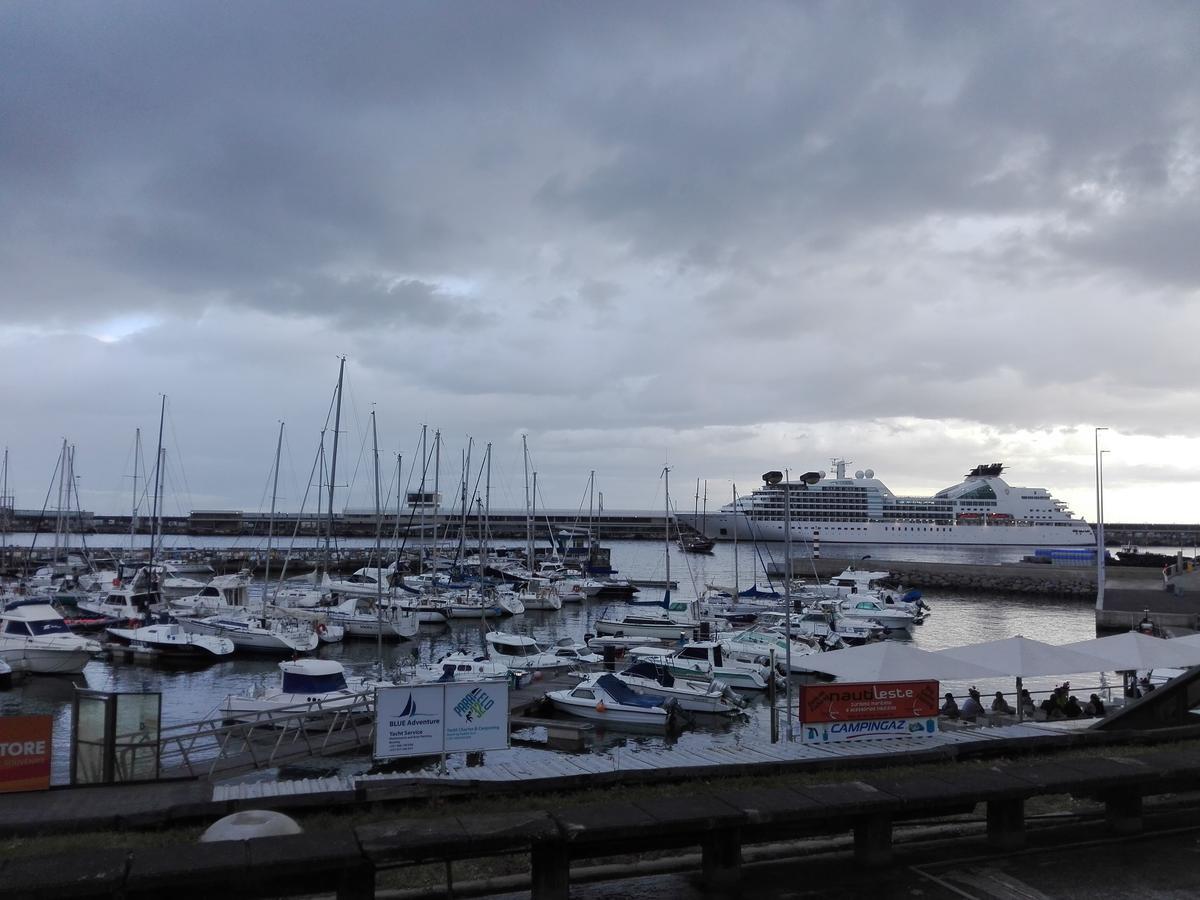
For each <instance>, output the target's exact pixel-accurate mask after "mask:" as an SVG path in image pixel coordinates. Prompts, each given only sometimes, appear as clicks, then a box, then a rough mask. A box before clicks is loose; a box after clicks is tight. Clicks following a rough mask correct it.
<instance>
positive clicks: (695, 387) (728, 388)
mask: <svg viewBox="0 0 1200 900" xmlns="http://www.w3.org/2000/svg"><path fill="white" fill-rule="evenodd" d="M1198 25H1200V9H1198V8H1197V7H1196V6H1195V5H1193V4H1187V3H1179V4H1172V3H1160V4H1155V5H1154V6H1152V7H1138V6H1131V5H1128V4H1120V3H1104V4H1089V5H1083V4H1073V3H1033V2H1029V3H1010V4H993V5H986V6H981V5H967V4H960V3H952V2H934V3H916V2H914V3H901V4H893V5H890V6H882V5H879V4H868V3H832V2H830V3H804V4H793V3H783V2H755V3H750V4H737V5H733V4H717V3H711V4H708V3H706V4H695V3H688V4H683V3H659V4H642V3H632V2H631V3H606V4H590V5H579V4H541V5H535V6H527V7H501V6H497V5H495V4H491V3H484V2H479V3H455V4H424V3H367V2H360V3H354V4H345V5H340V6H331V5H329V4H325V3H297V2H289V3H267V2H263V3H254V4H225V5H216V4H202V3H162V2H120V3H113V4H107V5H104V6H101V5H97V4H93V3H83V2H79V3H68V2H64V3H55V4H40V3H33V2H27V3H13V4H8V5H6V6H4V7H3V8H2V9H0V60H3V62H2V63H0V65H2V66H3V73H2V74H3V77H2V78H0V129H3V132H2V139H0V268H2V269H3V271H4V273H5V278H4V282H3V284H0V309H2V311H3V313H4V328H5V329H7V330H0V341H2V342H3V343H4V346H5V348H6V349H8V350H9V351H10V358H9V362H8V363H7V364H6V365H8V366H11V369H9V370H6V371H5V372H4V374H5V376H6V377H7V378H8V380H9V381H10V382H11V381H13V380H14V378H15V377H16V375H17V373H23V372H28V371H31V370H33V371H37V370H40V368H41V367H42V365H43V364H44V361H45V360H46V359H66V360H70V365H69V367H68V368H67V369H59V370H56V371H55V372H54V373H53V374H52V375H51V376H49V377H48V378H47V379H46V380H45V383H44V384H43V385H42V387H41V389H40V390H41V391H42V393H43V396H35V395H32V394H31V395H30V396H29V397H28V403H25V402H24V401H22V404H23V405H21V409H20V411H21V414H22V416H23V417H24V416H27V417H28V419H25V418H22V421H23V422H24V423H25V424H24V427H25V428H26V429H27V430H29V431H31V432H33V433H40V432H45V433H57V432H59V431H62V430H66V429H64V428H62V427H61V426H60V425H59V424H58V423H57V422H56V421H55V418H54V413H53V412H51V413H47V412H46V410H72V411H74V412H76V413H78V412H79V407H80V404H79V403H78V402H77V401H75V400H74V399H72V398H71V390H72V387H73V386H74V385H75V384H77V383H80V382H81V381H86V382H87V383H88V384H89V386H90V387H91V388H92V389H93V390H95V391H96V392H97V393H100V394H102V395H104V396H113V397H115V396H127V395H129V393H130V392H135V393H136V392H137V391H139V390H142V389H147V388H148V390H149V392H150V393H151V394H153V393H154V392H155V391H157V390H162V391H164V392H169V393H172V395H173V397H175V398H176V399H175V400H173V402H175V403H176V404H177V407H178V408H179V409H181V411H182V410H183V409H188V408H190V409H191V410H192V411H193V415H196V416H197V417H198V418H199V419H200V420H201V421H205V422H211V421H217V420H218V419H220V420H221V421H222V424H223V426H224V428H223V429H222V430H225V429H227V430H228V431H229V432H230V433H247V431H248V430H249V431H253V433H256V434H257V433H258V431H257V429H258V427H259V425H260V423H261V422H262V421H267V422H270V421H273V420H274V419H275V418H276V417H278V416H279V415H282V414H283V412H284V411H286V412H287V414H288V415H290V416H293V417H296V416H300V417H303V416H307V415H314V416H315V415H316V414H314V413H310V412H309V406H310V405H312V406H321V405H322V404H323V402H324V399H322V403H321V404H317V403H315V402H314V403H312V404H309V403H308V402H307V401H309V400H311V397H312V395H314V394H315V393H316V387H315V386H316V385H317V384H318V383H320V384H321V393H322V396H323V395H324V393H325V392H326V391H327V386H325V384H324V380H323V378H324V375H323V374H322V373H324V369H325V366H326V364H329V365H330V366H332V363H331V362H330V360H332V359H333V357H334V356H335V355H336V354H338V353H347V354H348V355H349V356H350V357H351V359H352V361H354V363H355V365H356V367H357V368H356V383H357V384H358V386H359V387H358V390H359V391H360V396H362V398H363V401H364V402H367V401H366V399H365V395H367V394H369V395H371V396H373V397H387V398H389V401H390V402H392V403H394V404H395V407H396V408H395V409H394V410H392V411H391V412H392V414H393V416H394V417H395V418H396V419H401V418H403V417H405V416H416V415H419V416H421V417H422V418H423V420H425V421H432V422H438V421H442V422H444V424H445V425H446V427H447V430H448V431H452V432H454V433H468V432H475V433H482V432H484V431H485V430H488V429H491V430H492V431H493V433H502V434H506V435H507V434H511V433H513V429H514V427H515V426H514V423H515V422H521V423H526V424H524V425H522V426H520V427H528V428H530V429H531V430H537V429H539V428H540V429H541V430H542V431H543V432H545V433H546V434H551V433H553V434H554V435H557V436H559V437H558V438H556V440H558V439H561V442H562V446H563V447H564V448H568V449H574V450H578V449H579V447H580V446H581V445H584V446H587V445H589V442H590V445H592V446H595V447H597V448H602V449H603V455H604V456H605V457H606V458H608V459H611V460H614V461H616V460H623V461H627V464H628V465H629V466H631V467H632V466H635V465H637V464H638V463H637V462H635V460H638V459H644V457H645V454H646V453H647V452H649V453H650V454H651V455H655V454H656V453H657V452H658V450H659V449H660V445H661V444H665V443H671V442H672V441H674V440H679V441H693V442H695V443H694V446H692V447H691V448H690V449H689V450H687V451H686V452H687V453H689V454H691V460H692V463H693V464H694V465H697V466H699V465H704V464H707V463H706V462H705V461H706V460H709V461H711V464H712V465H714V466H716V465H721V466H725V465H730V460H731V459H733V456H734V454H735V452H738V453H743V454H747V453H763V452H766V453H771V454H774V453H780V452H788V453H791V452H793V451H794V450H795V449H796V448H797V447H799V445H801V444H804V443H806V442H816V441H818V440H819V437H818V436H815V435H814V432H813V431H812V430H811V429H807V428H805V427H804V426H803V423H804V422H825V423H828V422H837V423H840V425H839V427H841V428H845V429H846V430H847V431H848V433H850V434H854V435H856V436H858V437H861V439H862V440H864V441H866V440H869V439H870V438H869V436H868V437H863V436H862V435H867V434H868V431H862V432H861V433H860V432H857V431H855V430H854V424H853V423H855V422H859V423H863V422H866V423H870V422H879V421H888V420H890V418H891V417H896V416H912V417H915V418H916V419H918V420H920V421H935V420H947V421H948V420H967V421H971V422H975V423H977V425H978V426H979V427H980V428H981V429H984V431H983V432H982V433H985V434H987V435H988V436H989V439H994V438H995V433H994V432H990V431H987V429H989V428H994V429H1008V430H1011V429H1013V428H1053V427H1055V426H1057V425H1060V424H1062V423H1064V422H1066V423H1069V424H1073V423H1079V422H1086V421H1092V420H1095V421H1108V422H1110V424H1112V425H1114V426H1117V425H1124V426H1125V427H1127V428H1129V429H1143V430H1145V431H1146V433H1151V432H1152V431H1153V430H1154V429H1161V428H1162V427H1163V426H1162V417H1163V415H1164V403H1169V404H1170V405H1172V406H1173V407H1174V408H1175V409H1176V410H1177V411H1178V410H1179V409H1180V408H1186V409H1188V410H1191V412H1192V413H1194V415H1200V399H1197V398H1196V397H1193V396H1191V394H1190V393H1189V388H1190V384H1191V382H1192V380H1193V377H1194V376H1193V374H1192V373H1190V371H1189V365H1190V360H1191V359H1192V358H1194V354H1192V352H1191V347H1190V341H1189V340H1188V339H1187V338H1186V337H1185V336H1186V335H1187V334H1189V333H1194V332H1195V329H1196V328H1197V327H1200V321H1198V317H1197V311H1196V309H1195V302H1194V301H1195V291H1196V288H1197V286H1198V285H1200V266H1198V264H1197V262H1196V259H1197V254H1196V252H1195V249H1194V248H1195V245H1196V238H1197V237H1200V217H1198V216H1197V214H1196V212H1195V210H1196V208H1197V204H1196V200H1197V192H1198V191H1200V147H1198V146H1197V141H1198V140H1200V137H1198V135H1200V130H1198V129H1197V127H1196V125H1195V123H1196V122H1197V121H1200V118H1198V116H1197V114H1198V113H1200V109H1198V108H1197V107H1198V105H1200V104H1198V97H1200V91H1198V90H1197V88H1198V84H1197V79H1198V78H1200V70H1197V68H1196V66H1195V54H1194V41H1193V37H1194V35H1195V34H1196V32H1197V26H1198ZM1132 306H1137V307H1138V308H1139V310H1141V311H1142V312H1141V314H1140V315H1139V317H1137V318H1136V319H1131V318H1130V317H1129V316H1128V310H1129V309H1130V308H1131V307H1132ZM1168 317H1170V318H1171V320H1172V321H1173V322H1174V323H1175V327H1173V328H1171V329H1169V330H1168V331H1167V332H1166V333H1164V330H1163V329H1161V328H1157V327H1155V323H1156V322H1158V321H1161V320H1164V319H1166V318H1168ZM1114 321H1120V322H1121V323H1122V325H1121V327H1120V328H1114V327H1113V324H1112V323H1113V322H1114ZM81 333H86V334H90V335H102V336H105V337H116V338H118V340H117V342H116V343H107V344H106V343H101V342H98V341H95V340H93V339H92V338H89V337H81ZM186 338H190V339H191V340H193V341H202V342H203V346H188V347H187V348H186V350H181V349H180V347H179V344H180V342H181V339H186ZM1148 360H1152V361H1153V364H1148V362H1147V361H1148ZM298 372H300V373H302V374H301V375H298V374H297V373H298ZM201 377H202V378H203V379H207V382H206V384H205V386H204V387H203V388H202V387H200V386H196V385H194V384H192V380H195V379H197V378H201ZM226 394H233V395H237V396H239V397H242V398H244V397H247V396H249V395H251V394H253V395H255V397H256V398H257V399H256V402H255V404H254V408H253V410H248V409H242V408H240V405H239V404H232V405H231V404H229V403H228V402H227V401H224V400H222V399H221V398H222V396H225V395H226ZM85 405H86V404H85ZM145 405H146V406H148V407H153V405H154V404H153V396H151V397H150V398H149V402H147V403H146V404H145ZM273 406H276V407H279V410H278V411H276V412H274V413H273V412H272V410H271V407H273ZM115 414H116V415H123V414H122V413H115ZM320 414H322V415H323V406H322V410H321V411H320ZM1194 415H1193V416H1192V418H1194ZM223 417H230V418H229V419H228V420H225V419H224V418H223ZM1173 418H1174V419H1175V420H1176V421H1181V420H1185V419H1187V418H1188V416H1187V415H1184V416H1179V415H1178V414H1177V415H1175V416H1174V417H1173ZM127 419H128V416H124V419H123V420H122V421H121V423H120V427H119V428H118V427H116V423H114V422H108V423H107V425H106V427H105V428H102V429H101V428H93V427H91V426H95V425H97V424H98V423H97V422H96V421H94V420H93V419H92V418H91V416H90V415H89V417H88V418H87V422H88V424H89V431H91V432H92V433H98V432H101V431H103V432H104V433H109V432H116V431H121V432H122V433H123V432H124V430H125V427H124V426H126V425H128V424H130V423H129V421H126V420H127ZM785 421H786V422H798V423H801V424H798V425H796V426H795V427H791V428H790V430H787V431H786V434H788V435H791V436H792V437H789V438H787V439H786V441H783V439H782V438H778V437H776V438H772V440H775V441H776V443H774V444H771V445H769V446H768V444H767V443H765V442H766V440H767V439H766V438H754V439H753V440H752V439H751V438H745V439H738V438H736V437H733V436H730V434H731V433H730V432H726V431H721V432H720V434H721V435H722V436H723V438H722V443H721V449H720V451H719V452H718V450H716V449H710V448H709V446H708V444H707V442H706V441H705V440H702V439H699V438H697V435H698V434H700V433H701V431H702V430H704V429H709V428H711V427H712V426H714V425H720V426H722V427H724V428H728V429H732V433H733V434H736V433H746V434H750V435H762V434H766V433H768V432H769V433H771V434H776V432H774V431H771V430H770V429H768V428H767V427H766V426H765V425H764V424H763V423H778V422H785ZM262 430H263V432H264V433H266V434H267V437H268V438H269V432H270V429H269V428H264V429H262ZM781 433H783V432H781ZM920 433H921V434H924V433H925V432H923V431H922V432H920ZM710 434H711V432H710ZM797 434H803V435H804V437H802V438H801V437H795V435H797ZM577 435H589V436H590V437H589V438H588V439H587V440H583V439H579V438H577ZM223 438H224V435H219V436H213V437H208V436H206V437H203V438H197V440H200V441H206V440H207V441H211V443H212V444H213V447H214V449H213V452H212V453H208V454H206V456H205V458H206V459H213V460H218V459H226V463H227V464H228V465H229V466H233V465H236V462H235V461H234V458H233V457H232V456H230V457H228V458H227V457H226V456H222V455H221V454H222V453H226V454H227V451H224V450H222V449H221V448H220V446H219V444H220V441H221V440H222V439H223ZM755 440H757V441H759V442H758V443H755V442H754V441H755ZM779 441H783V443H779ZM788 441H790V442H791V443H787V442H788ZM266 443H267V444H269V440H268V441H267V442H266ZM785 444H786V447H787V449H786V451H785V450H782V449H780V448H781V447H783V446H784V445H785ZM649 445H653V446H652V447H649V449H648V446H649ZM122 449H123V447H122ZM268 449H269V448H268ZM563 453H564V457H563V458H564V459H566V458H567V457H569V456H570V455H571V454H570V453H569V452H568V450H564V451H563ZM639 454H640V456H639ZM227 455H228V454H227ZM266 455H269V454H268V453H264V456H266ZM575 455H576V457H578V455H579V454H578V453H576V454H575ZM718 460H719V462H718ZM563 464H564V465H566V464H567V463H563ZM576 464H581V463H576ZM623 464H625V463H623ZM656 464H657V463H656ZM221 465H224V464H221ZM221 465H218V464H217V463H216V462H214V463H213V464H212V467H211V472H210V474H211V477H212V479H213V480H214V481H219V480H220V476H219V474H218V473H219V472H220V471H221V470H222V468H221ZM117 467H118V464H116V463H114V464H112V468H113V469H114V470H115V469H116V468H117ZM650 468H654V467H653V466H650ZM550 477H551V476H550V474H549V473H547V478H550ZM207 490H208V491H209V492H210V493H212V494H215V495H221V494H222V492H225V493H228V495H229V496H230V497H234V496H244V495H246V494H247V493H248V492H249V488H248V487H247V485H246V483H244V479H243V481H241V482H239V483H238V484H237V485H236V486H230V487H229V488H227V489H226V488H223V487H221V486H220V485H219V484H215V485H210V486H209V487H208V489H207ZM229 502H230V503H234V504H235V505H236V502H235V501H233V500H232V499H231V500H230V501H229ZM627 502H628V503H630V504H631V505H635V504H636V500H635V498H633V497H630V498H629V499H628V500H627Z"/></svg>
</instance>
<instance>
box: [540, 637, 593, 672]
mask: <svg viewBox="0 0 1200 900" xmlns="http://www.w3.org/2000/svg"><path fill="white" fill-rule="evenodd" d="M550 651H551V652H552V653H553V654H554V655H555V656H557V657H559V658H560V659H566V660H572V661H574V663H575V664H576V665H577V666H579V667H584V666H595V665H599V664H600V663H602V662H604V657H603V656H600V655H599V654H598V653H595V652H593V650H592V648H591V647H589V646H588V645H587V644H581V643H579V642H578V641H573V640H571V638H559V639H558V640H557V641H555V642H554V646H553V647H551V648H550Z"/></svg>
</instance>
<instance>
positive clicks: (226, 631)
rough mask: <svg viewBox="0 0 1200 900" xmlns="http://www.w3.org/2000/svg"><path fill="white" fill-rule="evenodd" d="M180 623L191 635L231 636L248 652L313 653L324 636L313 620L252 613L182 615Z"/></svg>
mask: <svg viewBox="0 0 1200 900" xmlns="http://www.w3.org/2000/svg"><path fill="white" fill-rule="evenodd" d="M179 624H180V625H181V626H182V627H183V629H184V630H185V631H188V632H190V633H191V634H208V635H213V636H215V637H224V638H229V640H231V641H233V644H234V646H235V647H236V648H237V649H238V650H241V651H245V652H248V653H274V654H281V655H287V656H291V655H292V654H295V653H311V652H312V651H313V650H316V649H317V645H318V644H319V643H320V641H321V639H320V637H318V635H317V631H316V629H315V628H314V627H313V625H312V623H310V622H300V621H297V620H295V619H265V620H264V619H263V618H261V617H257V616H251V615H249V614H248V613H243V614H241V615H233V614H230V615H224V616H204V617H202V618H180V619H179Z"/></svg>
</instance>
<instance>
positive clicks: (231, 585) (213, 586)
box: [167, 572, 251, 616]
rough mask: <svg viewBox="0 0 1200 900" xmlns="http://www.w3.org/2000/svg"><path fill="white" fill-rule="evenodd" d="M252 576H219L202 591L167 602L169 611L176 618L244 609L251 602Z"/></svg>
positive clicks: (243, 574)
mask: <svg viewBox="0 0 1200 900" xmlns="http://www.w3.org/2000/svg"><path fill="white" fill-rule="evenodd" d="M250 581H251V578H250V575H249V573H247V572H238V573H237V574H236V575H218V576H216V577H215V578H213V579H212V580H211V581H210V582H209V583H208V584H206V585H201V587H200V590H198V591H195V592H193V593H191V594H186V595H183V596H176V597H174V598H172V599H169V600H167V609H168V610H169V611H170V613H171V614H172V615H175V616H214V615H217V614H218V613H227V612H229V611H230V609H232V608H238V609H243V608H245V607H246V606H247V605H248V603H249V600H250Z"/></svg>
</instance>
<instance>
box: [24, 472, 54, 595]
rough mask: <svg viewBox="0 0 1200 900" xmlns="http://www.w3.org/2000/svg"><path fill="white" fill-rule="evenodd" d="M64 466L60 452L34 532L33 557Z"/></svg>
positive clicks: (26, 570)
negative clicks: (56, 483) (56, 482)
mask: <svg viewBox="0 0 1200 900" xmlns="http://www.w3.org/2000/svg"><path fill="white" fill-rule="evenodd" d="M62 464H63V453H62V451H61V450H60V451H59V452H58V462H56V463H55V464H54V471H53V472H51V473H50V485H49V487H47V488H46V499H45V500H43V501H42V514H41V515H40V516H38V523H37V527H36V528H34V531H33V540H32V541H30V543H29V552H30V554H31V555H32V553H33V549H34V548H35V547H36V546H37V539H38V535H40V534H41V533H42V522H43V521H44V520H45V518H46V510H47V509H48V508H49V507H50V493H51V492H52V491H53V490H54V480H55V479H56V478H58V470H59V467H60V466H62ZM29 563H30V556H26V557H25V565H24V568H23V570H24V571H25V573H26V574H28V571H29Z"/></svg>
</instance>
